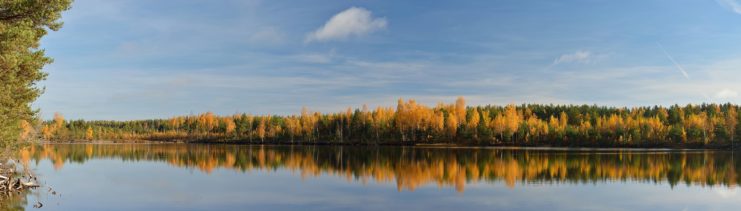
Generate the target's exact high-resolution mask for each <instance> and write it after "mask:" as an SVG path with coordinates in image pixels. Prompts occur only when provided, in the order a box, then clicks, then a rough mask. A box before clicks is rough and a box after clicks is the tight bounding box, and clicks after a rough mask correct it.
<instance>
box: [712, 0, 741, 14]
mask: <svg viewBox="0 0 741 211" xmlns="http://www.w3.org/2000/svg"><path fill="white" fill-rule="evenodd" d="M717 1H718V3H719V4H720V5H721V6H723V7H726V8H728V9H730V10H733V12H735V13H738V14H741V1H739V0H717Z"/></svg>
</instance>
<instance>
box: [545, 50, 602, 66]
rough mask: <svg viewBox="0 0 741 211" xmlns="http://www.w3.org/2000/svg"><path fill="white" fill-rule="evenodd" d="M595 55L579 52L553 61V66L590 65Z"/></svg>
mask: <svg viewBox="0 0 741 211" xmlns="http://www.w3.org/2000/svg"><path fill="white" fill-rule="evenodd" d="M593 57H594V54H593V53H592V52H590V51H586V50H579V51H576V52H574V53H570V54H563V55H561V56H559V57H558V58H556V60H554V61H553V65H558V64H561V63H589V62H591V61H592V58H593Z"/></svg>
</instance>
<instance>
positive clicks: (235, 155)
mask: <svg viewBox="0 0 741 211" xmlns="http://www.w3.org/2000/svg"><path fill="white" fill-rule="evenodd" d="M20 155H21V160H22V162H40V161H42V160H45V159H48V160H51V161H52V162H53V164H54V168H55V169H61V168H63V167H64V165H65V164H66V163H72V162H74V163H84V162H86V161H88V160H91V159H101V158H112V159H122V160H125V161H161V162H167V163H169V164H170V165H172V166H177V167H183V168H193V169H198V170H200V171H203V172H207V173H210V172H212V171H213V170H214V169H216V168H224V169H234V170H236V171H240V172H249V171H274V170H277V169H287V170H289V171H292V172H295V173H297V174H299V175H300V176H301V178H302V179H305V178H308V177H319V176H321V175H323V174H330V175H337V176H342V177H345V178H347V180H348V181H357V182H362V183H367V182H369V181H375V182H379V183H395V184H396V187H397V189H398V190H399V191H403V190H409V191H414V190H415V189H416V188H418V187H421V186H424V185H428V184H436V185H438V186H440V187H454V188H455V189H456V190H457V191H459V192H463V191H464V190H465V186H466V184H467V183H477V182H497V181H503V182H504V183H505V184H506V185H507V186H508V187H510V188H515V187H516V186H517V185H527V184H535V183H537V184H544V183H545V184H554V183H602V182H607V181H632V182H646V183H668V184H670V185H671V186H672V187H674V186H676V185H678V184H687V185H699V186H725V187H735V186H736V184H738V182H739V177H738V173H739V172H738V170H737V169H739V168H738V167H737V166H736V165H737V164H736V163H739V162H735V160H736V159H738V158H736V157H738V156H734V155H733V154H732V153H731V152H721V151H718V152H715V151H563V150H521V149H478V148H473V149H472V148H454V149H444V148H418V147H404V148H399V147H377V148H368V147H347V146H345V147H329V146H235V145H193V144H51V145H43V146H35V147H31V148H28V149H26V150H24V151H22V152H21V153H20Z"/></svg>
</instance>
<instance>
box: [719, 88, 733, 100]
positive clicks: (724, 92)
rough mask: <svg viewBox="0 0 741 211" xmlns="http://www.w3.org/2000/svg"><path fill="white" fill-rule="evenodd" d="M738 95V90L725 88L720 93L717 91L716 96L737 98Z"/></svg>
mask: <svg viewBox="0 0 741 211" xmlns="http://www.w3.org/2000/svg"><path fill="white" fill-rule="evenodd" d="M736 97H738V92H736V91H733V90H730V89H723V90H721V91H720V92H718V93H715V98H718V99H730V98H736Z"/></svg>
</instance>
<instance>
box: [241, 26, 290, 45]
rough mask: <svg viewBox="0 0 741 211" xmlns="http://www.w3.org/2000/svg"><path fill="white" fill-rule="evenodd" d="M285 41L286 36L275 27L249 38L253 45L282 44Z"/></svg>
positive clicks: (261, 30)
mask: <svg viewBox="0 0 741 211" xmlns="http://www.w3.org/2000/svg"><path fill="white" fill-rule="evenodd" d="M284 39H285V34H284V33H283V32H281V31H280V30H278V29H277V28H275V27H267V28H263V29H260V30H258V31H256V32H254V33H252V34H250V35H249V37H248V38H247V40H248V41H249V42H250V43H252V44H280V43H282V42H283V41H284Z"/></svg>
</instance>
